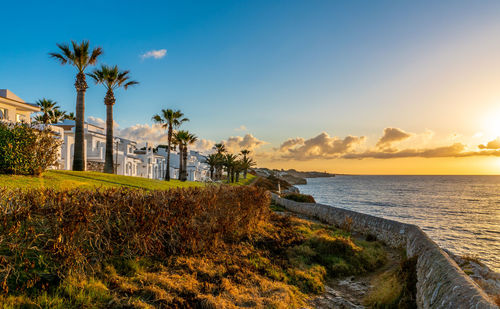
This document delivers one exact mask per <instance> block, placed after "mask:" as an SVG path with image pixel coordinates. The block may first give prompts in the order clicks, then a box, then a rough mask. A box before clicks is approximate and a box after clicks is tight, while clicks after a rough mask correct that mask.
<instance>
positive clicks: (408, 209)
mask: <svg viewBox="0 0 500 309" xmlns="http://www.w3.org/2000/svg"><path fill="white" fill-rule="evenodd" d="M296 187H298V188H299V190H300V192H301V193H304V194H310V195H312V196H313V197H314V198H315V200H316V202H318V203H322V204H328V205H331V206H335V207H340V208H345V209H350V210H354V211H357V212H361V213H366V214H370V215H374V216H379V217H383V218H387V219H393V220H397V221H401V222H405V223H411V224H415V225H417V226H419V227H420V228H422V230H424V231H425V232H426V233H427V235H429V237H431V238H432V239H433V240H434V241H435V242H436V243H438V244H439V245H440V246H441V247H442V248H446V249H448V250H450V251H451V252H453V253H455V254H458V255H469V256H473V257H477V258H479V259H480V260H481V261H483V262H484V263H485V264H486V265H488V266H489V267H490V268H491V269H493V270H495V271H497V272H500V176H386V175H384V176H372V175H370V176H357V175H356V176H350V175H338V176H336V177H329V178H309V179H307V184H306V185H296Z"/></svg>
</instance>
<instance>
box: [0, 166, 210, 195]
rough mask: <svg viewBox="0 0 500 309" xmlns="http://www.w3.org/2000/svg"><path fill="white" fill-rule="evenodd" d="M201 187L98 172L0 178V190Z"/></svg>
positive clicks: (71, 172) (196, 184)
mask: <svg viewBox="0 0 500 309" xmlns="http://www.w3.org/2000/svg"><path fill="white" fill-rule="evenodd" d="M201 186H203V184H202V183H199V182H193V181H187V182H180V181H178V180H174V181H172V182H170V183H168V182H165V181H161V180H156V179H148V178H142V177H132V176H123V175H113V174H105V173H99V172H76V171H56V170H49V171H46V172H45V173H43V174H42V175H41V176H39V177H32V176H21V175H0V187H7V188H12V189H14V188H20V189H24V190H26V189H35V188H52V189H74V188H89V189H90V188H96V187H103V188H118V187H127V188H136V189H147V190H165V189H172V188H179V187H183V188H184V187H186V188H187V187H201Z"/></svg>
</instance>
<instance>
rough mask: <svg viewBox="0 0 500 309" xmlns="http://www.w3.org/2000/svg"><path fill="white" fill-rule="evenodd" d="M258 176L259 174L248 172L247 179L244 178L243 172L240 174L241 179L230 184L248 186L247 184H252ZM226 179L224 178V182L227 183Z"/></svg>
mask: <svg viewBox="0 0 500 309" xmlns="http://www.w3.org/2000/svg"><path fill="white" fill-rule="evenodd" d="M256 177H257V176H255V175H252V174H250V173H248V174H247V179H244V178H243V174H242V175H241V176H240V179H239V181H238V182H234V183H230V185H232V186H247V185H249V184H251V183H252V182H253V181H254V179H255V178H256ZM225 181H226V180H223V183H225Z"/></svg>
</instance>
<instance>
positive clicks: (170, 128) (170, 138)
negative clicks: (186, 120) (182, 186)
mask: <svg viewBox="0 0 500 309" xmlns="http://www.w3.org/2000/svg"><path fill="white" fill-rule="evenodd" d="M171 143H172V125H171V124H170V125H169V126H168V145H167V147H168V148H167V171H166V172H165V180H166V181H170V144H171Z"/></svg>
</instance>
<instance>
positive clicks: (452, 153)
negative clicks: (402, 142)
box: [342, 143, 473, 159]
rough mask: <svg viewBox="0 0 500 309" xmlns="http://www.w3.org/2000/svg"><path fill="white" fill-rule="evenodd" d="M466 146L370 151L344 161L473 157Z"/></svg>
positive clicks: (353, 154)
mask: <svg viewBox="0 0 500 309" xmlns="http://www.w3.org/2000/svg"><path fill="white" fill-rule="evenodd" d="M465 148H466V146H465V145H464V144H462V143H455V144H453V145H450V146H443V147H436V148H423V149H402V150H390V151H385V150H382V151H377V150H369V151H365V152H362V153H349V154H345V155H343V156H342V158H343V159H366V158H372V159H393V158H416V157H420V158H444V157H464V156H472V155H473V152H464V150H465Z"/></svg>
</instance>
